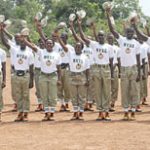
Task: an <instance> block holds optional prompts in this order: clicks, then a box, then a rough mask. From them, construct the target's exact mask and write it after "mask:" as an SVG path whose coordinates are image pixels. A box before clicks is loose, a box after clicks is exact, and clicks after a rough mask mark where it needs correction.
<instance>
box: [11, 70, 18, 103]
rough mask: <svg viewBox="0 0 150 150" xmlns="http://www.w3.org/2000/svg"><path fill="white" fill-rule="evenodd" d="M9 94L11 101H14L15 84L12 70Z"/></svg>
mask: <svg viewBox="0 0 150 150" xmlns="http://www.w3.org/2000/svg"><path fill="white" fill-rule="evenodd" d="M11 96H12V99H13V101H14V102H15V103H16V101H17V100H16V85H15V75H14V72H12V73H11Z"/></svg>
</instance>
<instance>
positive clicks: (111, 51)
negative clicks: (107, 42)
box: [109, 46, 114, 58]
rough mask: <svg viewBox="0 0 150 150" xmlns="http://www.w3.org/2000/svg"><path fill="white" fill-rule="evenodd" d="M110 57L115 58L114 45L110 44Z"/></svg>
mask: <svg viewBox="0 0 150 150" xmlns="http://www.w3.org/2000/svg"><path fill="white" fill-rule="evenodd" d="M109 58H114V50H113V47H112V46H109Z"/></svg>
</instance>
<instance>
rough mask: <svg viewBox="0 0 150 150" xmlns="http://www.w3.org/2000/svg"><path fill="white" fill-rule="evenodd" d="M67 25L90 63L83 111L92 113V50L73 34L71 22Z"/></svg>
mask: <svg viewBox="0 0 150 150" xmlns="http://www.w3.org/2000/svg"><path fill="white" fill-rule="evenodd" d="M69 24H70V29H71V31H72V34H73V37H74V39H75V40H76V42H80V43H82V44H83V45H84V47H83V49H82V53H83V54H85V55H86V56H87V58H88V60H89V62H90V76H89V86H88V87H87V91H86V103H85V107H84V110H85V111H93V109H92V104H93V100H94V86H93V78H92V68H93V65H94V57H93V50H92V48H91V47H90V46H89V45H88V44H86V43H85V42H84V41H83V40H82V39H81V38H80V37H79V36H78V35H77V33H76V32H75V29H74V23H73V21H70V22H69Z"/></svg>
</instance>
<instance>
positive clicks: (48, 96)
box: [39, 72, 57, 112]
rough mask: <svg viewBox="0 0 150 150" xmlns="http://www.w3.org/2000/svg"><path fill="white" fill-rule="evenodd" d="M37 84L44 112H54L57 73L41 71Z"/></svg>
mask: <svg viewBox="0 0 150 150" xmlns="http://www.w3.org/2000/svg"><path fill="white" fill-rule="evenodd" d="M39 84H40V92H41V98H42V101H43V105H44V110H45V112H55V107H56V100H57V73H56V72H54V73H51V74H44V73H42V72H41V75H40V77H39Z"/></svg>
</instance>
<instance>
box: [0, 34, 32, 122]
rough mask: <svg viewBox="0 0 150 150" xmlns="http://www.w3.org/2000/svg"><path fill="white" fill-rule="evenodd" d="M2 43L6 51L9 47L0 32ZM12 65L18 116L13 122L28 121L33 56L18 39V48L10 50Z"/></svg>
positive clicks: (21, 40) (22, 41) (21, 39)
mask: <svg viewBox="0 0 150 150" xmlns="http://www.w3.org/2000/svg"><path fill="white" fill-rule="evenodd" d="M1 35H2V36H1V37H2V41H3V43H5V45H6V46H7V48H8V49H10V45H9V42H8V40H7V39H6V38H5V35H4V33H3V31H2V33H1ZM11 51H12V52H11V53H12V55H13V59H14V61H13V65H14V82H15V85H16V87H15V88H16V89H15V91H16V100H17V101H16V102H17V109H18V112H19V113H18V116H17V118H16V119H15V121H28V112H29V108H30V100H29V88H32V87H33V63H34V56H33V53H32V52H31V51H30V50H29V47H27V46H26V45H25V43H24V40H23V38H22V37H20V46H19V47H18V48H16V49H11Z"/></svg>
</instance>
